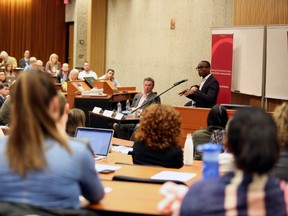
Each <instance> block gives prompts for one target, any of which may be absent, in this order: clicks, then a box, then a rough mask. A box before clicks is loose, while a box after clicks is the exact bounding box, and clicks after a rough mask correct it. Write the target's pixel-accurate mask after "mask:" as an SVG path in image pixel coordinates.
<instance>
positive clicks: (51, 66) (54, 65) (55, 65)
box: [45, 53, 61, 75]
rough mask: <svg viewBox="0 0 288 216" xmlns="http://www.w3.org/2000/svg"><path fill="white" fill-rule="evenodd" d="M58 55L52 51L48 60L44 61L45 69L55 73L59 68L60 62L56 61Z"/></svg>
mask: <svg viewBox="0 0 288 216" xmlns="http://www.w3.org/2000/svg"><path fill="white" fill-rule="evenodd" d="M58 59H59V57H58V55H57V54H55V53H53V54H51V55H50V58H49V61H48V62H47V63H46V66H45V70H46V71H47V72H48V73H50V74H53V75H55V74H56V73H58V72H59V71H60V70H61V63H60V62H59V61H58Z"/></svg>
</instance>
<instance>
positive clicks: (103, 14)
mask: <svg viewBox="0 0 288 216" xmlns="http://www.w3.org/2000/svg"><path fill="white" fill-rule="evenodd" d="M91 3H92V6H91V17H90V19H91V20H90V32H89V35H88V59H90V62H91V68H92V69H93V70H94V71H95V72H96V73H97V74H98V76H101V75H102V74H104V73H105V62H106V60H105V59H106V29H107V6H108V5H107V4H108V2H107V1H106V0H97V1H91Z"/></svg>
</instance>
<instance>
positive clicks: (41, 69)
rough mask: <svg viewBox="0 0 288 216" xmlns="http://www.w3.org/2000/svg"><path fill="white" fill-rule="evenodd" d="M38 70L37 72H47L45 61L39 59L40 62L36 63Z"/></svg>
mask: <svg viewBox="0 0 288 216" xmlns="http://www.w3.org/2000/svg"><path fill="white" fill-rule="evenodd" d="M36 68H37V70H40V71H45V69H44V66H43V61H41V60H39V59H38V60H37V61H36Z"/></svg>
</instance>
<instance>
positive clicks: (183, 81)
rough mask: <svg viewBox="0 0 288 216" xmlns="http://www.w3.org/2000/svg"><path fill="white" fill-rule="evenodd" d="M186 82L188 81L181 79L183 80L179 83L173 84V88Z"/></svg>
mask: <svg viewBox="0 0 288 216" xmlns="http://www.w3.org/2000/svg"><path fill="white" fill-rule="evenodd" d="M187 81H188V79H183V80H181V81H178V82H176V83H174V84H173V86H177V85H180V84H181V83H183V82H187Z"/></svg>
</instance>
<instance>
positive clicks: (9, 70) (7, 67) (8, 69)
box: [4, 63, 13, 76]
mask: <svg viewBox="0 0 288 216" xmlns="http://www.w3.org/2000/svg"><path fill="white" fill-rule="evenodd" d="M4 72H5V73H6V76H13V65H12V64H10V63H9V64H6V65H5V69H4Z"/></svg>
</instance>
